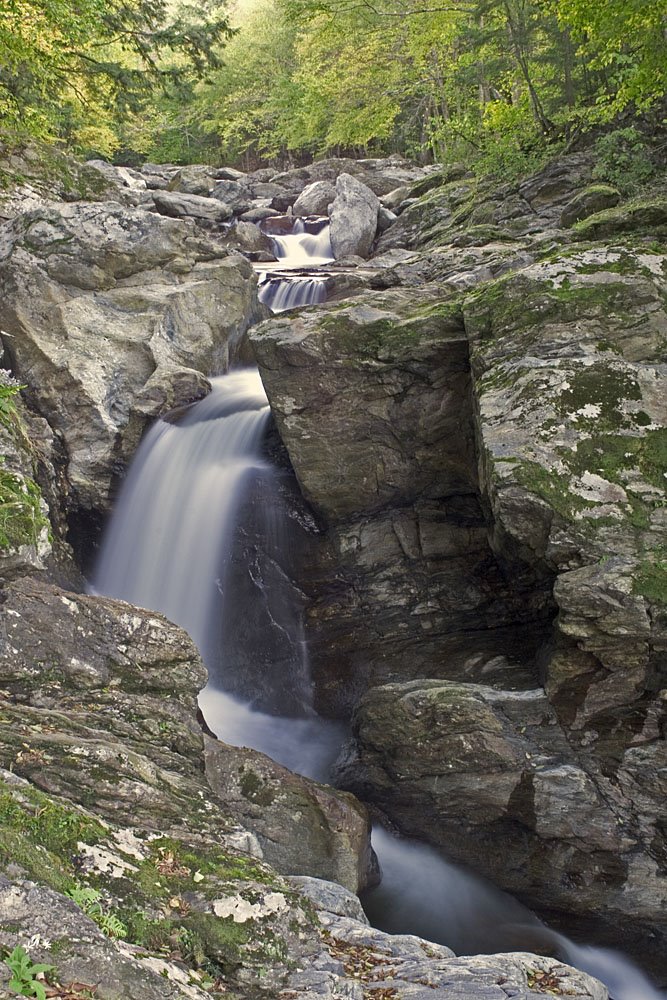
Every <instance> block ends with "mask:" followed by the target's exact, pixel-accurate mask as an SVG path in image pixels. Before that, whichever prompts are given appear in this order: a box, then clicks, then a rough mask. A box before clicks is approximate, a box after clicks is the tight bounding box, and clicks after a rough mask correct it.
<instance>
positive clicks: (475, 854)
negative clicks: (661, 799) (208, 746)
mask: <svg viewBox="0 0 667 1000" xmlns="http://www.w3.org/2000/svg"><path fill="white" fill-rule="evenodd" d="M655 751H657V753H654V754H653V755H651V756H647V755H645V754H644V755H643V757H642V759H643V764H644V767H645V768H646V771H645V774H644V782H645V784H644V788H648V787H650V786H652V785H653V786H654V787H655V788H656V792H657V791H658V790H659V789H661V787H662V785H663V784H664V782H663V781H662V778H661V771H662V768H664V766H665V762H667V753H666V752H665V748H664V744H663V745H662V747H661V748H660V749H658V748H657V747H655ZM337 773H338V777H339V780H340V781H341V782H342V784H343V787H346V788H350V789H353V790H354V791H355V792H356V793H357V794H359V795H361V796H362V797H364V798H366V799H367V800H369V801H371V802H372V803H374V804H375V805H377V806H378V807H379V808H380V809H381V810H383V812H385V813H386V814H387V815H388V816H389V817H390V818H391V819H392V820H393V822H395V823H396V824H397V825H398V826H399V827H400V829H401V830H403V831H404V832H406V833H408V834H410V835H412V836H415V837H419V838H420V839H426V840H428V841H430V842H431V843H433V844H435V845H436V846H438V847H440V848H442V850H443V851H446V853H447V855H448V857H450V858H453V859H455V860H457V861H460V862H464V863H465V864H467V865H470V866H473V867H474V868H475V870H476V871H479V872H481V873H483V874H484V875H486V876H487V877H489V878H492V879H493V881H494V882H495V883H496V884H498V885H500V886H501V887H502V888H504V889H506V890H509V891H510V892H512V893H514V894H517V895H519V896H520V897H521V898H522V899H527V900H530V902H531V905H532V906H534V907H537V908H538V909H541V910H542V912H545V913H549V912H552V911H559V910H560V911H564V912H568V913H575V914H577V915H578V916H579V917H580V918H585V917H586V916H587V915H588V914H591V913H594V914H595V915H596V919H597V920H604V921H605V922H606V923H607V925H608V926H610V927H614V926H616V924H617V923H618V922H622V924H623V927H624V929H625V933H626V935H627V936H628V940H630V939H632V942H633V944H635V946H636V945H637V942H641V941H642V939H644V938H646V937H647V938H648V940H647V943H646V951H650V947H649V945H648V942H649V941H650V942H651V943H652V944H651V946H652V947H655V948H656V949H657V950H660V943H659V942H663V941H664V940H665V939H666V938H667V922H666V921H665V916H664V907H663V903H664V898H665V893H666V892H667V880H666V879H665V875H664V872H663V870H662V868H661V863H660V857H661V853H660V850H659V849H658V848H657V843H656V838H658V839H659V838H660V837H661V833H660V824H659V821H658V820H657V813H658V810H657V808H656V807H657V802H656V803H655V805H654V807H653V809H652V811H647V810H646V805H645V803H643V802H642V801H641V799H639V798H638V797H637V792H636V780H637V762H635V765H634V768H633V770H632V773H630V771H629V770H626V766H625V765H624V763H623V762H621V764H620V769H619V774H617V775H616V777H615V778H614V779H613V780H610V776H609V775H607V774H605V773H604V771H603V770H601V769H600V768H599V767H598V766H597V765H596V763H595V761H594V760H591V758H590V757H589V755H578V754H577V753H576V751H573V750H572V749H571V747H570V745H569V743H568V740H567V739H566V736H565V733H564V732H563V730H562V728H561V727H560V726H559V725H558V722H557V719H556V716H555V713H554V710H553V708H552V707H551V706H550V704H549V701H548V699H547V697H546V695H545V693H544V691H543V690H542V689H535V690H532V691H502V690H498V689H496V688H492V687H488V686H485V685H483V684H458V683H451V682H446V681H439V680H419V681H412V682H409V683H403V684H392V685H386V686H384V687H380V688H375V689H373V690H371V691H369V692H367V694H366V695H365V696H364V697H363V698H362V699H361V701H360V703H359V706H358V708H357V710H356V712H355V717H354V742H353V743H352V744H351V745H350V746H349V747H348V749H347V751H346V753H345V754H344V755H343V757H342V759H341V760H340V762H339V765H338V768H337ZM621 775H622V777H621ZM619 781H620V782H621V787H622V789H623V790H622V791H621V790H620V789H619ZM644 794H645V793H644ZM660 794H662V792H660ZM499 844H502V851H501V852H499V850H498V845H499ZM648 873H650V882H648V883H647V881H646V880H647V875H648Z"/></svg>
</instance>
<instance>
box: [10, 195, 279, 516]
mask: <svg viewBox="0 0 667 1000" xmlns="http://www.w3.org/2000/svg"><path fill="white" fill-rule="evenodd" d="M1 245H2V250H1V253H0V257H1V259H0V289H1V298H0V325H1V327H2V330H3V335H2V337H3V345H4V347H5V351H6V357H7V358H8V359H9V362H10V364H11V366H12V368H13V370H14V371H15V372H16V373H17V375H18V376H19V377H20V378H21V379H22V380H23V381H25V382H27V383H28V384H29V385H30V389H31V401H32V402H33V404H34V406H35V408H36V410H37V411H38V412H39V413H41V414H42V415H43V416H44V417H45V418H46V419H47V420H48V421H49V423H50V425H51V426H52V428H53V429H54V431H56V432H57V433H59V434H62V436H63V439H64V442H65V445H66V448H67V451H68V455H69V463H68V478H69V482H70V484H71V487H72V501H71V502H72V504H73V505H75V506H80V507H82V508H86V509H96V510H105V509H106V508H107V506H108V503H109V496H110V490H111V488H112V482H113V480H114V478H115V477H116V476H117V475H118V474H119V473H121V472H122V471H123V469H124V467H125V463H126V461H127V459H128V458H129V456H130V454H132V452H133V451H134V449H135V448H136V445H137V443H138V439H139V436H140V434H141V430H142V429H143V426H145V421H144V423H143V424H141V422H140V421H137V420H130V417H131V413H132V409H133V406H134V404H135V402H137V401H138V399H139V397H140V396H141V395H142V393H143V392H144V390H145V387H146V385H147V383H148V382H149V380H150V379H151V378H152V376H154V374H155V373H156V371H158V370H159V371H160V372H161V373H163V374H164V375H166V374H167V373H169V372H173V373H174V378H175V379H176V380H177V381H178V380H179V379H180V376H179V375H177V373H178V372H180V371H182V370H183V369H184V368H191V369H196V370H199V371H203V372H205V373H208V372H212V371H221V370H224V368H225V367H226V365H227V364H228V362H229V357H230V355H232V354H233V352H234V350H235V349H236V346H237V345H238V344H239V342H240V340H241V338H242V337H243V334H244V333H245V330H246V328H247V326H248V324H249V323H250V322H252V320H253V319H254V318H255V317H256V316H258V315H260V309H259V305H258V303H257V297H256V280H255V277H254V274H253V272H252V269H251V267H250V265H249V264H248V262H247V261H246V260H244V259H243V258H241V257H240V256H235V255H229V254H228V251H226V250H225V249H224V248H222V247H220V246H217V245H215V244H213V243H211V242H210V241H209V240H207V239H206V238H205V237H203V236H202V235H200V234H199V233H198V232H197V230H196V229H195V227H194V223H193V222H187V221H180V220H173V219H165V218H161V217H160V216H157V215H153V214H151V213H147V212H145V211H141V210H138V209H129V208H124V207H121V206H120V205H118V204H115V203H102V204H87V203H80V204H72V205H59V204H51V205H48V206H45V207H44V208H42V209H38V210H36V211H33V212H28V213H25V214H24V215H22V216H20V217H18V218H17V219H16V220H14V221H13V222H12V223H9V224H7V225H6V227H5V228H4V230H3V231H2V235H1ZM194 317H196V319H193V318H194ZM181 384H182V382H181ZM167 397H168V398H166V399H165V405H164V410H166V409H167V408H168V407H169V406H170V405H173V402H174V400H173V393H171V392H170V393H167ZM187 401H188V399H187V398H184V399H181V400H179V402H187ZM128 427H129V430H128ZM126 434H127V439H126Z"/></svg>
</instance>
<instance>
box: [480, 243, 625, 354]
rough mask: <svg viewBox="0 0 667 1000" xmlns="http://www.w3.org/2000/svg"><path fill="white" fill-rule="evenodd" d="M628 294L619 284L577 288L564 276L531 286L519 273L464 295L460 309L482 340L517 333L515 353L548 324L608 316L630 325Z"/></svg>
mask: <svg viewBox="0 0 667 1000" xmlns="http://www.w3.org/2000/svg"><path fill="white" fill-rule="evenodd" d="M559 259H560V258H559ZM603 270H608V268H603ZM632 295H633V289H632V287H631V286H629V285H628V284H627V283H626V282H624V281H604V282H603V281H600V282H594V281H592V282H587V283H577V282H573V281H572V279H571V277H568V276H565V277H564V278H563V279H562V280H561V282H560V284H559V285H555V284H553V283H552V284H550V283H549V281H547V280H540V281H534V280H532V279H529V278H526V277H524V276H522V275H520V274H519V275H516V274H508V275H503V276H502V277H501V278H497V279H496V280H495V281H490V282H488V283H486V284H484V285H483V286H482V287H481V288H480V289H479V290H478V291H475V292H472V293H470V294H469V295H468V296H467V297H466V299H465V302H464V309H465V313H466V318H468V317H470V319H472V320H473V321H474V327H475V331H476V333H477V334H478V336H480V337H481V338H482V339H484V340H488V339H491V338H494V337H498V336H502V335H503V334H505V333H508V332H510V331H511V332H512V334H513V336H514V337H517V334H518V336H519V337H521V338H523V343H520V342H518V341H517V342H516V343H517V348H519V349H521V348H523V349H525V347H527V346H528V345H529V344H530V343H531V340H532V339H534V333H533V331H534V330H537V331H541V330H542V329H543V327H544V325H545V324H547V323H551V322H558V323H574V322H581V321H582V320H583V319H585V318H588V317H593V318H598V317H604V318H605V319H606V318H607V317H608V316H609V314H613V315H614V316H615V317H618V318H619V319H627V322H628V324H630V325H633V324H634V323H636V316H634V315H633V298H632Z"/></svg>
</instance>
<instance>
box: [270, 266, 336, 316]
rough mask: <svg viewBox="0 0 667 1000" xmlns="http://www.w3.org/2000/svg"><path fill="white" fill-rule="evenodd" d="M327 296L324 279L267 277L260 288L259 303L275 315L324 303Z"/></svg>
mask: <svg viewBox="0 0 667 1000" xmlns="http://www.w3.org/2000/svg"><path fill="white" fill-rule="evenodd" d="M326 296H327V286H326V280H325V279H324V278H309V277H303V278H297V277H294V278H290V279H289V281H286V280H285V278H284V277H276V276H269V275H266V276H265V278H264V280H263V281H262V283H261V284H260V286H259V301H260V302H263V303H264V304H265V305H267V306H268V307H269V309H270V310H271V312H273V313H281V312H286V311H287V310H288V309H296V308H297V307H298V306H312V305H316V304H317V303H318V302H324V300H325V298H326Z"/></svg>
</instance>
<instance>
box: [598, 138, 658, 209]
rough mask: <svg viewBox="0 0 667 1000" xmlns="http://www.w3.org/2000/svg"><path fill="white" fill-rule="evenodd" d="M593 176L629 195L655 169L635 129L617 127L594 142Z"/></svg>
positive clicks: (651, 174) (642, 140)
mask: <svg viewBox="0 0 667 1000" xmlns="http://www.w3.org/2000/svg"><path fill="white" fill-rule="evenodd" d="M595 159H596V164H595V168H594V170H593V177H595V178H596V180H602V181H607V182H608V183H609V184H613V185H614V186H615V187H617V188H618V189H619V191H622V192H623V194H633V193H634V192H636V191H637V190H638V189H639V188H641V187H642V186H643V185H644V184H646V182H647V181H649V180H650V179H651V178H652V177H653V176H654V175H655V172H656V169H655V166H654V164H653V162H652V160H651V155H650V151H649V148H648V146H647V144H646V141H645V139H644V137H643V135H642V134H641V132H638V131H637V129H635V128H621V129H616V130H615V131H613V132H609V133H607V134H606V135H603V136H600V138H599V139H598V140H597V141H596V143H595Z"/></svg>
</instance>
